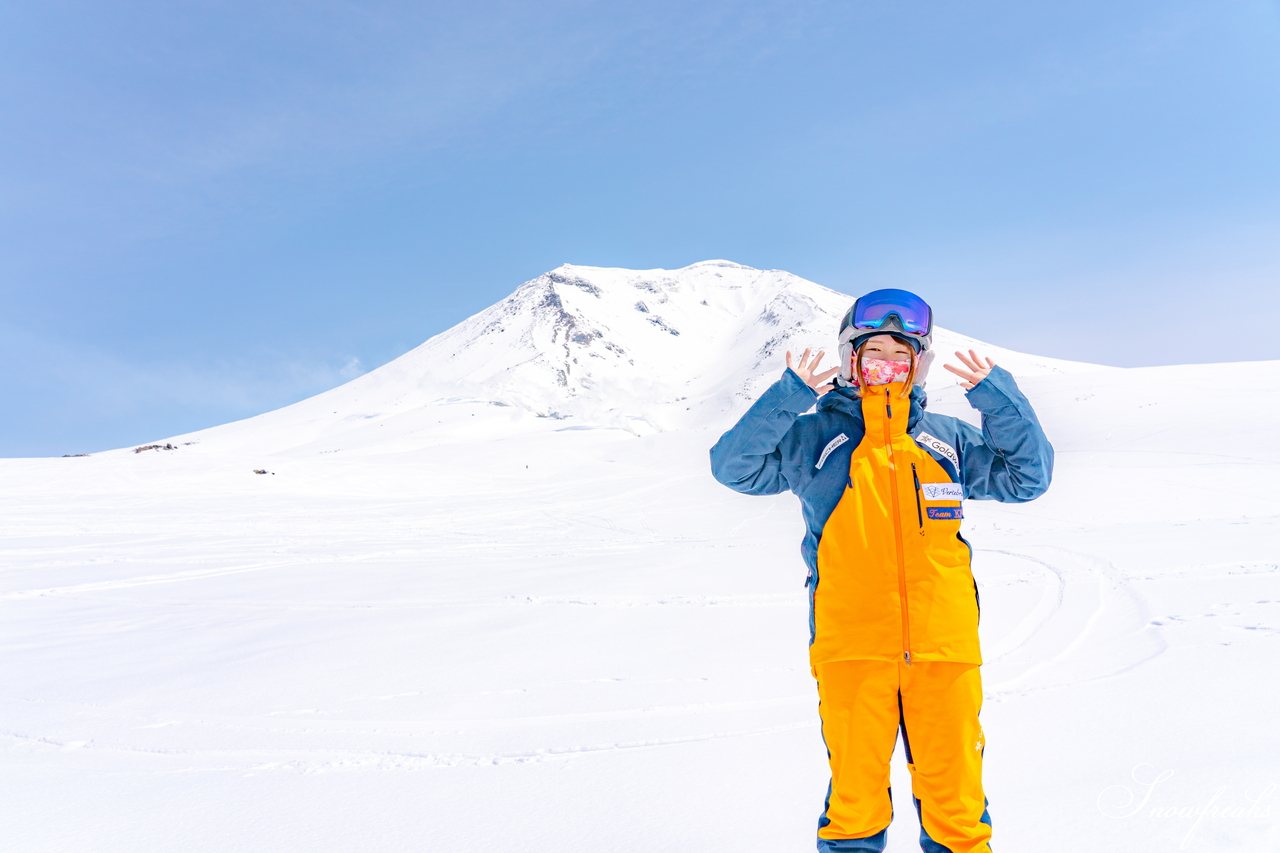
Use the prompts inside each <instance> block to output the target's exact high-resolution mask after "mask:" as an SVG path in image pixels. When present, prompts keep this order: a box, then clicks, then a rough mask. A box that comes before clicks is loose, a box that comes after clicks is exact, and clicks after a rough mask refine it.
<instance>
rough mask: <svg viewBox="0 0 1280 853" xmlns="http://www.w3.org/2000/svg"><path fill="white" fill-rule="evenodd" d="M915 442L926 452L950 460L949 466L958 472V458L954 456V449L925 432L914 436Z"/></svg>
mask: <svg viewBox="0 0 1280 853" xmlns="http://www.w3.org/2000/svg"><path fill="white" fill-rule="evenodd" d="M916 442H917V443H918V444H919V445H920V446H921V447H923V448H925V449H926V450H932V451H933V452H934V453H939V454H941V455H943V456H945V457H946V458H947V459H950V460H951V464H952V465H954V466H956V470H957V471H959V470H960V457H959V456H958V455H957V454H956V449H955V448H954V447H952V446H951V445H949V444H947V443H946V442H945V441H943V440H942V439H940V438H934V437H933V436H931V435H929V433H927V432H922V433H920V434H919V435H917V436H916Z"/></svg>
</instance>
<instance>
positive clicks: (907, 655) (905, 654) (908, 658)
mask: <svg viewBox="0 0 1280 853" xmlns="http://www.w3.org/2000/svg"><path fill="white" fill-rule="evenodd" d="M902 659H903V660H904V661H906V662H907V666H911V652H903V653H902Z"/></svg>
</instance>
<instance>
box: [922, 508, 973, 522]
mask: <svg viewBox="0 0 1280 853" xmlns="http://www.w3.org/2000/svg"><path fill="white" fill-rule="evenodd" d="M926 511H927V512H928V513H929V517H930V518H938V519H946V520H949V521H958V520H960V519H962V518H964V512H963V511H962V510H961V509H960V507H958V506H931V507H929V508H928V510H926Z"/></svg>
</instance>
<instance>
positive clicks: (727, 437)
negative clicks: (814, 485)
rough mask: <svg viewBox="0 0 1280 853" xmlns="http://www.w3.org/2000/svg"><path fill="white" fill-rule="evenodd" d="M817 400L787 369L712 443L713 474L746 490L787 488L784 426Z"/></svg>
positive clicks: (764, 491) (757, 492)
mask: <svg viewBox="0 0 1280 853" xmlns="http://www.w3.org/2000/svg"><path fill="white" fill-rule="evenodd" d="M817 399H818V395H817V393H816V392H815V391H814V390H813V389H812V388H810V387H809V385H808V384H807V383H806V382H805V381H804V380H803V379H801V378H800V377H799V375H797V374H796V372H795V371H794V370H792V369H790V368H787V372H786V373H784V374H782V378H781V379H779V380H778V381H777V382H775V383H773V384H772V385H770V386H769V389H768V390H767V391H765V392H764V394H763V395H761V397H760V399H759V400H756V402H755V403H754V404H753V405H752V406H751V408H750V409H747V411H746V414H744V415H743V416H742V417H741V418H740V419H739V420H738V422H737V423H736V424H734V425H733V428H732V429H730V430H729V431H728V432H726V433H725V434H724V435H722V436H720V440H719V441H717V442H716V446H715V447H713V448H711V473H712V475H713V476H714V477H715V478H716V479H717V480H719V481H720V482H721V483H723V484H724V485H726V486H728V487H729V488H731V489H733V490H734V491H736V492H742V493H743V494H744V495H776V494H778V493H779V492H785V491H786V490H787V489H788V488H790V486H789V484H788V483H787V480H786V477H785V476H784V475H783V471H782V451H781V450H779V449H778V445H779V444H780V443H781V442H782V438H783V436H785V435H786V434H787V430H789V429H791V426H792V425H793V424H794V423H795V422H796V418H798V417H799V416H800V415H803V414H804V413H805V412H807V411H809V409H810V408H811V407H812V406H813V404H814V401H816V400H817Z"/></svg>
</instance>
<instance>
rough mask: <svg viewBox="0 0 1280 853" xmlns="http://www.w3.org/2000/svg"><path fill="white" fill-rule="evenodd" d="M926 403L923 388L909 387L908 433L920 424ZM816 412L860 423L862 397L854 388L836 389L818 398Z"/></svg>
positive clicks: (927, 397)
mask: <svg viewBox="0 0 1280 853" xmlns="http://www.w3.org/2000/svg"><path fill="white" fill-rule="evenodd" d="M928 403H929V396H928V395H927V394H925V392H924V388H923V387H921V386H919V385H913V386H911V414H910V415H908V416H907V430H908V431H911V430H914V429H915V428H916V425H917V424H918V423H920V419H921V418H922V417H924V410H925V407H926V406H927V405H928ZM818 411H819V412H839V413H840V414H842V415H848V416H849V417H851V418H853V419H854V420H856V421H857V422H858V423H862V397H861V396H860V395H859V394H858V389H856V388H853V387H850V386H845V387H841V388H836V389H834V390H832V391H828V392H827V393H825V394H823V395H822V396H821V397H819V398H818Z"/></svg>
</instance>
